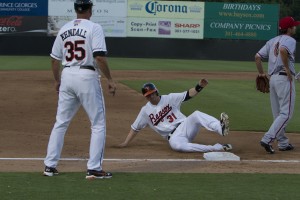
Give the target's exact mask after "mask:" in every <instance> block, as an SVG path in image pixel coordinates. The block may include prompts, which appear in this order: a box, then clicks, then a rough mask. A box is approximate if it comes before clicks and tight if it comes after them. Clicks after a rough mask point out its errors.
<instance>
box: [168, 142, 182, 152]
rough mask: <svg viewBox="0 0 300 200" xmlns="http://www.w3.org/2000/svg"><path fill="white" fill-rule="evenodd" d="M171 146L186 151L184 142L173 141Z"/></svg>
mask: <svg viewBox="0 0 300 200" xmlns="http://www.w3.org/2000/svg"><path fill="white" fill-rule="evenodd" d="M170 146H171V148H172V149H173V150H174V151H184V150H185V146H186V145H185V144H183V143H172V144H171V145H170Z"/></svg>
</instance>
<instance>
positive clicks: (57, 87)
mask: <svg viewBox="0 0 300 200" xmlns="http://www.w3.org/2000/svg"><path fill="white" fill-rule="evenodd" d="M54 87H55V91H56V92H57V94H58V93H59V87H60V82H57V81H55V86H54Z"/></svg>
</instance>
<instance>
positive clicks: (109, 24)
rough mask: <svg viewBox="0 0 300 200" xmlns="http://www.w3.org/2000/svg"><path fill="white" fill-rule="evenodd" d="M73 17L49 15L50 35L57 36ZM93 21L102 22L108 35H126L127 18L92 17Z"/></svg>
mask: <svg viewBox="0 0 300 200" xmlns="http://www.w3.org/2000/svg"><path fill="white" fill-rule="evenodd" d="M73 19H75V17H72V16H49V17H48V35H49V36H56V35H57V33H58V31H59V29H60V28H61V27H62V26H63V25H65V24H66V23H67V22H69V21H71V20H73ZM91 21H93V22H95V23H98V24H100V25H101V26H102V28H103V31H104V34H105V36H107V37H126V18H121V17H91Z"/></svg>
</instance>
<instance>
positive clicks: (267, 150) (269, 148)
mask: <svg viewBox="0 0 300 200" xmlns="http://www.w3.org/2000/svg"><path fill="white" fill-rule="evenodd" d="M260 145H261V146H262V147H264V148H265V150H266V152H268V153H270V154H273V153H275V151H274V149H273V147H272V145H269V144H266V143H264V142H262V141H261V142H260Z"/></svg>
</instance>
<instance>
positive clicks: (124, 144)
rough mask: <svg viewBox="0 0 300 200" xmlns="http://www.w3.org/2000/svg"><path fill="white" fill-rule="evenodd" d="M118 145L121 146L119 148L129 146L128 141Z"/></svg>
mask: <svg viewBox="0 0 300 200" xmlns="http://www.w3.org/2000/svg"><path fill="white" fill-rule="evenodd" d="M117 147H119V148H124V147H127V143H126V142H123V143H121V144H119V145H117Z"/></svg>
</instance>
